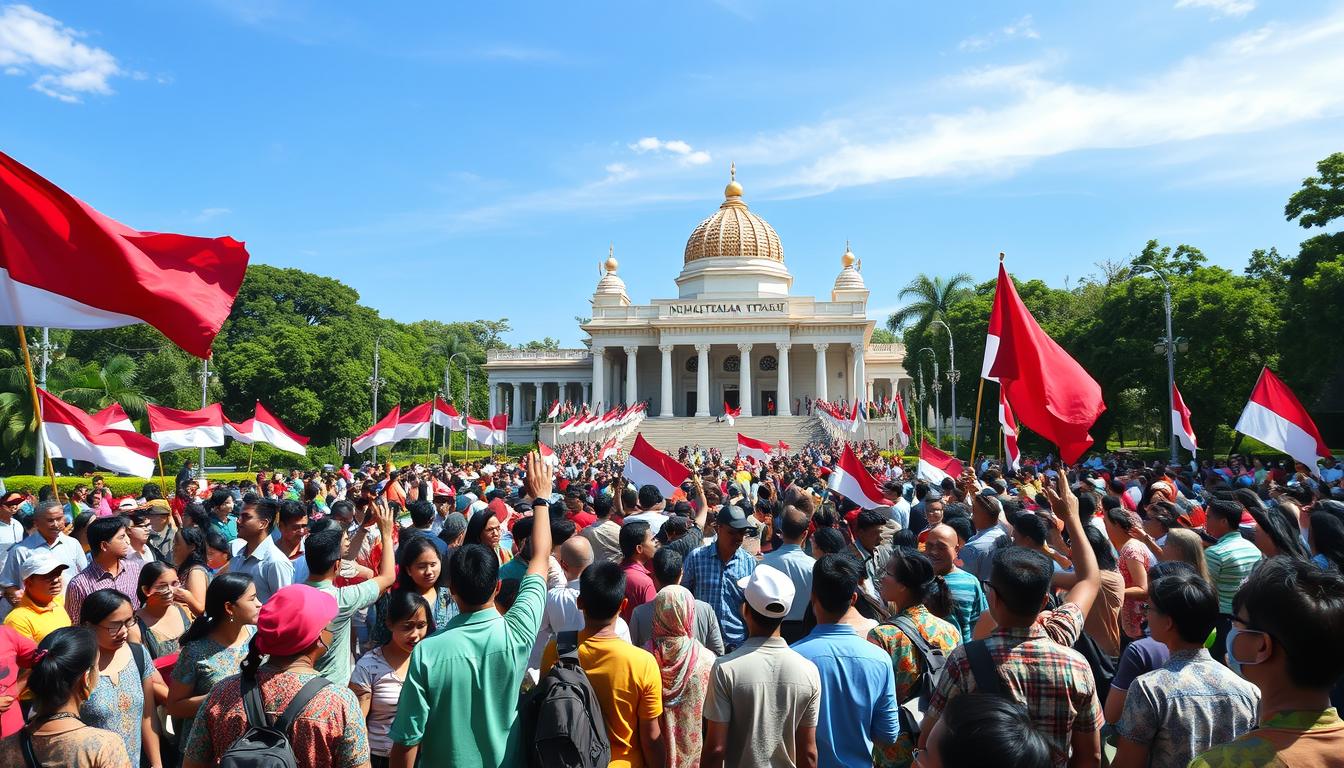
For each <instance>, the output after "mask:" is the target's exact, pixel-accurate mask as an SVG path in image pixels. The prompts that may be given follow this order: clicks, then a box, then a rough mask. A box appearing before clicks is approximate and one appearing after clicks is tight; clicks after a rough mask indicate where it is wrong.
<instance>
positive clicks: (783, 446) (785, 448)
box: [779, 440, 789, 453]
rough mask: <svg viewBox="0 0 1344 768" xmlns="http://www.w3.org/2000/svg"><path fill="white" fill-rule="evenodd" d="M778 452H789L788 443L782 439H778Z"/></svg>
mask: <svg viewBox="0 0 1344 768" xmlns="http://www.w3.org/2000/svg"><path fill="white" fill-rule="evenodd" d="M779 452H780V453H788V452H789V444H788V443H786V442H784V441H783V440H780V441H779Z"/></svg>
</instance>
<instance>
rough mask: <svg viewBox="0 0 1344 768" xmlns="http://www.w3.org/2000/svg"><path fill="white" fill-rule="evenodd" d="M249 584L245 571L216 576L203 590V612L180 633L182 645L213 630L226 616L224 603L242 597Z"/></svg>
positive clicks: (250, 579) (249, 580)
mask: <svg viewBox="0 0 1344 768" xmlns="http://www.w3.org/2000/svg"><path fill="white" fill-rule="evenodd" d="M250 586H252V577H251V576H249V575H247V574H245V573H225V574H222V575H220V576H216V577H215V580H214V581H212V582H210V587H209V588H208V589H206V590H205V613H203V614H201V615H200V616H197V617H196V620H195V621H193V622H191V626H190V627H188V628H187V631H186V634H184V635H182V645H186V644H187V643H190V642H191V641H192V640H199V639H201V638H202V637H205V636H206V635H209V634H210V633H211V632H213V631H215V627H218V626H219V625H220V623H222V622H223V621H224V620H225V619H226V618H227V612H226V611H225V610H224V606H225V604H226V603H235V602H237V601H238V600H240V599H242V597H243V595H244V594H246V593H247V588H248V587H250Z"/></svg>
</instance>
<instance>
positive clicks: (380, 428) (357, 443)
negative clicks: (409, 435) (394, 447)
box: [350, 405, 401, 453]
mask: <svg viewBox="0 0 1344 768" xmlns="http://www.w3.org/2000/svg"><path fill="white" fill-rule="evenodd" d="M399 418H401V406H399V405H394V406H392V410H390V411H388V412H387V415H386V416H384V417H383V418H381V419H379V420H378V423H376V424H374V425H373V426H372V427H369V429H368V431H366V432H365V433H364V434H362V435H360V436H359V437H356V438H355V439H354V441H353V442H351V443H350V450H352V451H354V452H355V453H363V452H364V451H367V450H369V449H370V448H377V447H379V446H383V445H388V444H390V443H395V442H396V441H397V419H399Z"/></svg>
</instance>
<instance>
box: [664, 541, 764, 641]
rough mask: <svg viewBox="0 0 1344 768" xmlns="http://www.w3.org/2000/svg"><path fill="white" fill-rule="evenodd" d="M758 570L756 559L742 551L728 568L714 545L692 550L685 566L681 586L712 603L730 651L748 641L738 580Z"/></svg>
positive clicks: (739, 550) (730, 562)
mask: <svg viewBox="0 0 1344 768" xmlns="http://www.w3.org/2000/svg"><path fill="white" fill-rule="evenodd" d="M754 570H756V558H754V557H752V556H751V555H749V554H747V552H746V551H745V550H743V549H741V548H738V550H737V552H735V553H733V557H732V559H731V560H729V561H728V563H727V564H726V565H725V564H724V562H723V561H722V560H720V559H719V550H718V546H717V544H716V543H715V542H710V543H708V544H706V545H705V546H703V547H700V548H699V549H695V550H692V552H691V554H690V555H688V556H687V557H686V562H685V563H684V564H683V565H682V573H681V585H682V586H683V587H685V588H687V589H689V590H690V591H691V594H693V595H695V599H696V600H701V601H704V602H706V603H709V606H710V607H711V608H713V609H714V615H716V616H718V617H719V632H720V634H722V635H723V645H724V648H725V649H727V650H728V651H732V650H733V649H734V648H737V646H739V645H741V644H742V643H744V642H746V639H747V628H746V625H745V624H743V623H742V614H741V608H742V590H741V589H739V588H738V586H737V580H738V579H741V578H743V577H745V576H750V575H751V572H752V571H754Z"/></svg>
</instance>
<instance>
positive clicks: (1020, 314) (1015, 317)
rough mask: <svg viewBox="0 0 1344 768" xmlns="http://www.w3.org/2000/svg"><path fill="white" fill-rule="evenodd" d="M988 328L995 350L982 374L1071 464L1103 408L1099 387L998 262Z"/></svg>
mask: <svg viewBox="0 0 1344 768" xmlns="http://www.w3.org/2000/svg"><path fill="white" fill-rule="evenodd" d="M990 327H991V328H996V329H997V330H998V331H999V336H998V349H997V351H996V354H995V357H994V361H993V363H992V364H991V365H990V366H989V370H988V371H987V372H986V373H987V374H988V376H989V377H992V378H996V379H998V380H999V383H1000V385H1001V386H1003V387H1004V390H1005V393H1006V394H1007V397H1008V402H1009V404H1011V405H1012V409H1013V413H1014V414H1015V415H1016V416H1017V419H1018V421H1019V422H1021V423H1022V424H1023V425H1024V426H1026V427H1027V428H1028V429H1030V430H1031V431H1033V432H1035V433H1036V434H1038V435H1041V436H1043V437H1045V438H1046V439H1047V440H1049V441H1050V442H1052V443H1054V444H1055V445H1057V446H1059V455H1060V458H1061V459H1063V460H1064V461H1065V462H1067V463H1070V464H1071V463H1073V462H1075V461H1077V460H1078V457H1079V456H1082V455H1083V451H1086V450H1087V448H1088V446H1090V445H1092V436H1091V435H1089V434H1088V432H1087V431H1088V429H1090V428H1091V427H1092V424H1093V422H1095V421H1096V420H1097V417H1098V416H1100V415H1101V413H1102V411H1104V410H1106V404H1105V403H1104V402H1102V400H1101V386H1100V385H1099V384H1097V382H1096V380H1094V379H1093V378H1092V377H1091V376H1090V375H1088V373H1087V371H1085V370H1083V367H1082V366H1081V365H1079V364H1078V361H1077V360H1074V359H1073V358H1072V357H1070V356H1069V353H1068V352H1065V351H1064V348H1063V347H1061V346H1059V344H1056V343H1055V340H1054V339H1052V338H1050V336H1049V335H1047V334H1046V332H1045V331H1043V330H1041V326H1040V325H1038V324H1037V323H1036V318H1034V317H1032V316H1031V312H1029V311H1027V307H1026V305H1024V304H1023V303H1022V299H1021V298H1020V297H1019V296H1018V295H1017V289H1016V288H1015V287H1014V286H1013V281H1012V279H1011V278H1009V277H1008V271H1007V270H1006V269H1005V268H1004V266H1003V262H999V283H998V288H997V293H996V294H995V298H994V309H993V311H992V313H991V317H990Z"/></svg>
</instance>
